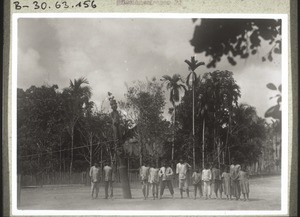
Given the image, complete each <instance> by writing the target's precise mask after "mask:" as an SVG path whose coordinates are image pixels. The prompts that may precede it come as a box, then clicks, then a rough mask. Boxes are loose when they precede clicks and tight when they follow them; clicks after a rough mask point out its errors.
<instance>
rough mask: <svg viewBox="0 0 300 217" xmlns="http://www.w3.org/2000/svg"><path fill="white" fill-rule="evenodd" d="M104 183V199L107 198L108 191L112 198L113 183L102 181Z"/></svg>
mask: <svg viewBox="0 0 300 217" xmlns="http://www.w3.org/2000/svg"><path fill="white" fill-rule="evenodd" d="M104 183H105V198H108V190H109V191H110V197H113V182H112V181H104Z"/></svg>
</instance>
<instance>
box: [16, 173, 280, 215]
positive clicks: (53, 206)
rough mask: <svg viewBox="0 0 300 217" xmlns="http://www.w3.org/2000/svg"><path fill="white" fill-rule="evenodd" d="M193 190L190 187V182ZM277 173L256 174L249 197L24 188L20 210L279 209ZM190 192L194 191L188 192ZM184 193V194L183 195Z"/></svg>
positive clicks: (135, 190) (101, 189)
mask: <svg viewBox="0 0 300 217" xmlns="http://www.w3.org/2000/svg"><path fill="white" fill-rule="evenodd" d="M190 189H191V190H192V189H193V187H192V186H191V187H190ZM280 189H281V188H280V176H272V177H263V178H255V179H251V180H250V200H249V201H236V200H226V199H223V200H217V199H215V198H214V196H213V197H212V199H210V200H205V199H203V198H197V199H196V200H194V199H188V198H186V197H185V198H184V199H180V194H179V190H178V188H175V198H174V199H172V198H171V197H170V194H169V191H168V189H166V190H165V193H164V198H163V199H161V200H153V199H152V198H151V199H150V198H149V199H147V200H143V197H142V192H141V189H137V188H135V189H131V193H132V195H133V199H123V198H122V190H121V189H120V188H115V189H114V199H113V200H106V199H104V198H103V197H104V189H103V187H101V188H100V198H99V199H95V200H92V199H91V197H90V188H89V187H87V186H64V187H43V188H32V189H29V188H26V189H22V191H21V206H20V209H21V210H43V209H47V210H279V209H280V201H281V199H280ZM191 195H193V193H192V194H191ZM185 196H186V195H185Z"/></svg>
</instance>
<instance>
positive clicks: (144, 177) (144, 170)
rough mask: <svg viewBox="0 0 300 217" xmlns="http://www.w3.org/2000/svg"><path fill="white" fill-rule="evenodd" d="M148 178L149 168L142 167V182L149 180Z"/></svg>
mask: <svg viewBox="0 0 300 217" xmlns="http://www.w3.org/2000/svg"><path fill="white" fill-rule="evenodd" d="M148 176H149V167H145V166H141V169H140V177H141V180H148Z"/></svg>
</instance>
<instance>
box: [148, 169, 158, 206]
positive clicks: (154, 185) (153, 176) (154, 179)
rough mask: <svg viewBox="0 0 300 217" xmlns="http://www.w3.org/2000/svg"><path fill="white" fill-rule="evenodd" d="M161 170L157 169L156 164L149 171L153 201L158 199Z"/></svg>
mask: <svg viewBox="0 0 300 217" xmlns="http://www.w3.org/2000/svg"><path fill="white" fill-rule="evenodd" d="M158 172H159V169H158V168H155V166H154V164H152V166H151V167H150V169H149V180H148V182H149V184H150V186H151V191H152V195H153V200H155V198H158V185H159V174H158Z"/></svg>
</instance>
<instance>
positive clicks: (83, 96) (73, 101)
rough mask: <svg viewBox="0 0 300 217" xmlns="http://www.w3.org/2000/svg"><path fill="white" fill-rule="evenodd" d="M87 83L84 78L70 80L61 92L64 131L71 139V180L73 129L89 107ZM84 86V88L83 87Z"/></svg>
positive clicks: (89, 96)
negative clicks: (65, 130)
mask: <svg viewBox="0 0 300 217" xmlns="http://www.w3.org/2000/svg"><path fill="white" fill-rule="evenodd" d="M88 84H89V82H88V81H87V79H86V78H84V77H81V78H79V79H77V80H76V79H74V82H73V81H72V80H70V85H69V87H67V88H65V89H64V90H63V93H62V95H63V98H64V105H63V109H64V116H63V119H64V122H65V124H66V129H67V131H68V133H69V135H70V137H71V150H70V152H71V159H70V171H69V175H70V178H71V175H72V170H73V153H74V151H73V149H74V129H75V125H76V123H77V122H78V120H79V118H80V117H82V116H83V114H84V107H89V106H87V105H90V102H89V99H90V98H91V88H90V86H88ZM83 85H86V86H83Z"/></svg>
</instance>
